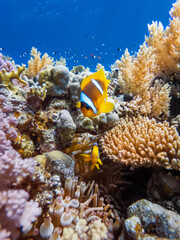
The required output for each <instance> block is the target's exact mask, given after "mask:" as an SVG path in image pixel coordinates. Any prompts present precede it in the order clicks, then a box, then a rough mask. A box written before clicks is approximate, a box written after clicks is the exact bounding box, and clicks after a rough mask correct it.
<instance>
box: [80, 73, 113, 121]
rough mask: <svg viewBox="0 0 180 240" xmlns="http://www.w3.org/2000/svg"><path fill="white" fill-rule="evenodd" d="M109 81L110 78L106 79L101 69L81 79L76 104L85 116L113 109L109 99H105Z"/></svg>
mask: <svg viewBox="0 0 180 240" xmlns="http://www.w3.org/2000/svg"><path fill="white" fill-rule="evenodd" d="M109 82H110V80H108V79H106V76H105V74H104V71H103V70H102V69H100V70H99V71H98V72H96V73H93V74H92V75H90V76H88V77H86V78H84V79H83V81H82V83H81V95H80V102H78V103H77V104H76V106H77V107H78V108H81V111H82V113H83V114H84V116H85V117H90V118H93V117H95V116H97V115H99V114H100V113H108V112H110V111H112V110H113V108H114V103H113V102H111V101H110V100H109V101H107V99H108V95H107V89H108V84H109Z"/></svg>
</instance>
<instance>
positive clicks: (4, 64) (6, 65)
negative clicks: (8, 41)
mask: <svg viewBox="0 0 180 240" xmlns="http://www.w3.org/2000/svg"><path fill="white" fill-rule="evenodd" d="M3 69H4V70H6V72H11V71H12V70H13V65H12V63H11V62H10V61H9V60H7V59H5V58H4V57H3V55H2V53H0V71H1V70H3Z"/></svg>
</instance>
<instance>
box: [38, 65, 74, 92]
mask: <svg viewBox="0 0 180 240" xmlns="http://www.w3.org/2000/svg"><path fill="white" fill-rule="evenodd" d="M69 80H70V74H69V70H68V68H67V67H65V66H64V65H56V66H55V67H52V66H51V67H47V68H45V69H43V70H42V71H41V72H40V73H39V76H38V81H39V83H40V84H41V85H42V84H43V83H45V84H46V85H47V95H48V96H54V97H61V96H64V95H66V94H67V93H68V87H67V86H68V83H69Z"/></svg>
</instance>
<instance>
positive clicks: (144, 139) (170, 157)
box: [100, 116, 180, 170]
mask: <svg viewBox="0 0 180 240" xmlns="http://www.w3.org/2000/svg"><path fill="white" fill-rule="evenodd" d="M100 142H101V146H102V149H103V151H104V153H105V154H107V155H108V157H109V158H110V159H112V160H113V161H116V162H119V163H121V164H124V165H130V166H132V167H142V166H145V167H150V166H161V167H164V168H166V169H177V170H180V137H179V134H178V132H177V131H176V129H175V128H174V127H173V126H171V127H170V126H169V123H168V122H166V121H165V122H163V123H157V122H156V120H155V119H151V120H150V119H148V118H147V117H141V116H138V117H137V118H135V117H133V118H132V119H131V118H129V117H126V118H125V119H120V121H119V123H118V124H117V125H116V127H114V128H113V129H112V130H110V131H108V132H106V133H105V134H104V136H103V137H102V138H101V139H100Z"/></svg>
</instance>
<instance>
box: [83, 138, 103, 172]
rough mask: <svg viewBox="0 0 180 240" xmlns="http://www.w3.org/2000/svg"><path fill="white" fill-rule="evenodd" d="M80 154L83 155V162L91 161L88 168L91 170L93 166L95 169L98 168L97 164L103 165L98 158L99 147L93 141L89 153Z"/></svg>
mask: <svg viewBox="0 0 180 240" xmlns="http://www.w3.org/2000/svg"><path fill="white" fill-rule="evenodd" d="M80 156H82V157H83V160H84V161H85V162H90V161H92V165H91V167H90V170H93V169H94V167H95V166H96V167H97V169H99V164H100V165H103V163H102V161H101V159H100V158H99V148H98V145H97V143H94V146H93V147H92V150H91V154H81V155H80Z"/></svg>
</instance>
